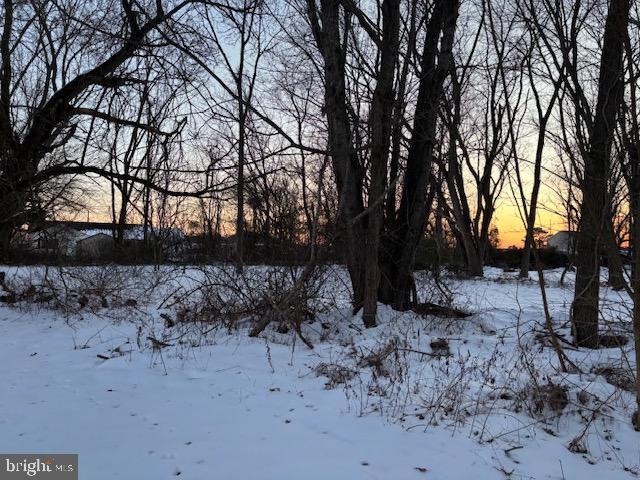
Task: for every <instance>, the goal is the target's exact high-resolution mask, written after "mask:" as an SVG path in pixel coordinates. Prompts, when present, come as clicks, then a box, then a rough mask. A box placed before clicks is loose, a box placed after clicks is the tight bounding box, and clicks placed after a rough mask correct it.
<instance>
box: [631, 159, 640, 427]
mask: <svg viewBox="0 0 640 480" xmlns="http://www.w3.org/2000/svg"><path fill="white" fill-rule="evenodd" d="M636 157H637V156H636ZM634 160H636V159H635V158H634ZM636 161H640V160H636ZM633 169H634V174H633V180H634V181H633V184H634V185H635V186H636V187H637V188H636V189H635V191H634V192H633V193H632V194H631V196H632V199H631V204H632V206H631V213H632V220H631V222H632V228H631V230H632V232H631V242H632V245H631V247H632V252H633V273H632V275H633V276H632V279H633V337H634V339H635V353H636V411H635V414H634V419H633V420H634V427H635V429H636V430H638V431H640V168H638V166H637V165H636V166H634V167H633Z"/></svg>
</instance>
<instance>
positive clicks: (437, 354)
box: [0, 267, 640, 480]
mask: <svg viewBox="0 0 640 480" xmlns="http://www.w3.org/2000/svg"><path fill="white" fill-rule="evenodd" d="M5 270H6V271H7V272H8V275H9V277H13V276H15V275H18V276H20V277H21V278H23V279H24V278H32V279H36V278H38V279H41V274H42V272H37V271H34V270H33V269H32V270H27V269H5ZM76 270H77V272H83V269H81V268H80V269H76ZM84 273H85V274H88V275H89V276H90V277H91V279H94V280H95V279H97V278H99V277H100V275H103V274H104V275H107V274H105V273H104V272H102V271H101V270H100V269H94V270H88V269H85V270H84ZM109 275H113V271H112V272H110V273H109ZM118 275H121V276H122V278H124V279H125V280H126V282H130V284H127V285H125V286H124V287H122V289H124V291H126V293H127V296H130V297H131V300H129V299H128V298H125V297H122V289H120V291H119V293H118V295H120V297H121V298H119V299H116V298H115V297H116V293H114V292H108V295H107V298H106V300H105V305H108V306H107V307H105V306H103V305H95V304H94V303H92V302H94V300H93V299H92V298H90V296H89V298H85V299H82V298H81V299H79V303H80V304H81V305H82V308H80V309H74V310H73V311H69V310H65V309H63V308H60V306H58V307H57V308H54V305H52V303H55V302H54V301H53V300H52V299H48V298H46V299H43V300H44V302H45V303H44V304H36V303H35V302H32V301H18V302H17V303H15V304H12V305H5V306H2V307H1V308H0V338H2V339H3V341H2V348H0V381H1V382H2V390H1V391H0V451H2V452H16V453H20V452H24V453H30V452H33V453H37V452H42V453H49V452H59V453H78V454H79V470H80V478H81V479H91V480H102V479H114V478H122V479H140V480H146V479H149V480H159V479H170V478H175V477H176V476H178V477H180V478H187V479H193V480H198V479H221V480H231V479H243V480H244V479H256V480H266V479H274V480H276V479H277V480H287V479H291V480H298V479H322V480H340V479H345V480H357V479H393V480H402V479H433V480H435V479H466V478H471V477H475V478H479V479H493V478H496V479H500V478H517V479H520V478H534V479H546V478H551V479H591V478H593V479H617V478H634V477H635V476H637V475H638V472H640V434H639V433H637V432H635V431H633V429H632V427H631V425H630V417H631V413H632V409H633V405H634V399H633V395H632V394H631V393H630V392H627V391H624V390H622V389H620V388H617V387H615V386H613V385H612V384H611V382H612V378H613V377H614V375H613V374H612V372H613V373H616V372H618V371H628V370H629V368H628V367H629V364H628V361H630V359H632V358H633V351H632V350H631V345H630V344H629V345H627V346H625V347H622V348H610V349H601V350H597V351H577V350H575V349H573V348H572V347H570V346H568V345H565V347H566V349H565V352H566V354H567V356H568V359H569V360H570V361H571V362H572V363H574V364H575V365H576V367H578V369H577V370H573V371H572V372H571V373H563V372H561V371H560V370H559V369H558V360H557V358H556V356H555V354H554V351H553V349H551V348H550V347H549V346H548V345H549V340H548V337H545V335H544V334H545V328H544V316H543V313H542V312H543V310H542V304H541V300H540V290H539V286H538V284H537V283H536V281H534V280H531V281H528V282H517V281H516V279H515V274H505V273H503V272H501V271H499V270H494V269H488V271H487V275H486V278H485V279H476V280H456V279H448V280H447V286H448V289H449V290H450V295H451V296H452V298H453V299H454V304H455V305H456V306H457V307H459V308H462V309H464V310H467V311H469V312H473V314H474V315H473V316H471V317H469V318H466V319H443V318H438V317H420V316H418V315H415V314H413V313H398V312H393V311H391V310H389V309H387V308H385V307H381V308H380V310H381V315H380V317H381V322H380V325H379V326H378V327H376V328H374V329H369V330H365V329H363V328H362V326H361V321H360V319H359V318H358V317H351V316H350V314H349V308H348V296H347V291H346V289H345V287H344V272H342V271H341V270H340V269H338V268H334V269H332V270H331V271H330V272H329V273H328V276H327V277H325V278H324V279H323V282H324V286H325V288H324V289H323V293H322V295H323V296H324V297H323V298H322V299H321V301H322V303H323V305H324V308H323V311H322V313H321V314H320V315H319V317H318V319H317V320H316V321H315V322H314V323H312V324H310V325H305V326H304V329H303V331H304V333H305V336H306V337H307V338H308V339H309V340H310V341H311V342H312V343H313V344H314V347H315V348H314V349H313V350H311V349H309V348H307V347H306V346H305V345H304V344H303V343H301V342H300V341H296V340H295V337H294V336H293V333H277V332H276V331H275V329H267V331H265V332H264V333H263V335H262V336H261V338H249V337H248V336H247V331H246V329H245V328H244V327H240V328H238V329H236V328H233V329H229V328H224V327H220V328H206V329H204V330H203V329H202V328H197V329H196V328H194V329H189V328H187V327H185V326H180V325H178V326H175V327H172V328H166V326H165V324H166V319H167V318H168V317H172V316H173V317H175V316H176V312H175V311H174V310H171V309H170V308H169V307H168V305H169V303H170V302H168V301H167V299H168V298H172V299H184V298H185V297H186V296H188V295H189V294H193V295H195V293H194V292H195V291H197V290H198V285H199V283H198V282H200V281H201V280H202V276H201V272H199V270H190V269H186V270H180V269H178V270H171V271H164V272H161V273H159V274H158V273H154V272H152V271H151V270H150V269H146V270H145V269H139V268H138V269H131V270H127V268H126V267H123V268H121V269H120V270H119V271H118ZM559 276H560V272H558V271H552V272H547V283H548V289H547V292H548V295H549V302H550V308H551V313H552V315H553V318H554V325H555V327H556V328H557V329H558V331H559V332H560V333H561V334H564V335H565V336H566V337H567V338H569V334H568V328H567V326H566V321H567V311H568V305H569V303H570V301H571V298H572V288H571V284H572V278H571V275H570V274H569V276H568V277H567V279H566V283H567V285H566V286H559V285H558V280H559ZM418 280H419V281H418V289H419V290H426V289H434V288H435V287H433V285H432V284H431V283H430V282H428V281H427V280H426V279H424V278H423V277H422V276H419V277H418ZM10 281H11V280H10ZM14 281H15V282H16V283H18V281H17V280H14ZM21 281H22V282H24V280H21ZM105 282H106V281H105ZM34 283H35V281H34ZM149 285H153V288H151V287H149ZM189 292H190V293H189ZM423 293H424V292H423ZM603 295H604V302H603V303H604V309H603V316H604V317H605V319H606V320H607V324H606V325H605V326H604V328H605V329H606V328H613V329H615V331H616V332H625V331H626V329H627V326H628V320H629V319H628V299H626V298H625V296H624V295H621V294H618V293H615V292H610V291H608V290H607V289H605V291H604V293H603ZM112 297H113V298H112ZM134 298H135V300H133V299H134ZM41 300H42V299H41ZM98 303H100V302H98ZM45 305H46V306H45ZM147 337H152V338H155V339H159V340H162V341H165V342H166V343H167V344H170V346H166V347H163V348H152V347H153V345H151V344H150V342H151V341H150V340H148V338H147ZM438 339H444V340H445V341H446V344H447V347H446V348H445V349H444V350H442V349H440V350H438V347H437V345H436V348H434V347H433V346H432V342H434V340H438ZM627 360H628V361H627ZM604 367H607V368H608V370H607V369H604V370H602V369H603V368H604ZM598 368H600V369H601V370H596V369H598ZM595 372H600V373H602V372H605V373H607V375H599V374H597V373H595ZM618 373H619V372H618ZM605 376H608V377H609V379H608V380H607V378H605ZM615 378H618V377H615ZM613 383H615V381H614V382H613ZM559 391H561V392H564V394H562V393H560V394H558V392H559ZM569 447H571V448H569ZM571 450H572V451H571Z"/></svg>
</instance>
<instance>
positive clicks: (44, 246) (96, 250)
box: [23, 220, 185, 258]
mask: <svg viewBox="0 0 640 480" xmlns="http://www.w3.org/2000/svg"><path fill="white" fill-rule="evenodd" d="M114 228H115V225H114V224H113V223H108V222H73V221H60V220H52V221H46V222H44V223H42V224H40V225H33V226H30V227H29V229H28V230H27V234H26V244H27V245H28V247H29V248H32V249H34V250H36V251H40V252H45V253H57V254H60V255H63V256H80V257H83V258H100V257H105V256H108V255H110V254H111V253H113V249H114V246H115V241H114ZM184 238H185V235H184V232H183V231H182V230H180V229H177V228H158V229H154V228H151V227H148V228H147V232H146V239H147V240H149V241H153V242H157V243H161V244H162V245H163V247H167V248H168V249H169V250H171V251H172V252H173V251H177V248H178V245H179V244H180V243H181V242H182V241H183V240H184ZM144 240H145V229H144V226H142V225H137V224H126V225H125V226H124V230H123V242H124V244H125V245H132V244H134V245H135V244H142V243H143V242H144ZM23 243H24V240H23Z"/></svg>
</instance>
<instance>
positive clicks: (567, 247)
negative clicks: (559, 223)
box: [547, 230, 576, 255]
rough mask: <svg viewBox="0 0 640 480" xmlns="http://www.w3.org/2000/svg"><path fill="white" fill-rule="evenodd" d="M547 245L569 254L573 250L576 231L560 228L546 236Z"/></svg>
mask: <svg viewBox="0 0 640 480" xmlns="http://www.w3.org/2000/svg"><path fill="white" fill-rule="evenodd" d="M547 247H548V248H555V249H556V250H557V251H558V252H561V253H565V254H567V255H568V254H569V253H573V252H574V251H575V247H576V232H570V231H568V230H561V231H559V232H556V233H554V234H553V235H551V236H550V237H549V238H547Z"/></svg>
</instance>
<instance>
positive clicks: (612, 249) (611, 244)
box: [604, 215, 626, 291]
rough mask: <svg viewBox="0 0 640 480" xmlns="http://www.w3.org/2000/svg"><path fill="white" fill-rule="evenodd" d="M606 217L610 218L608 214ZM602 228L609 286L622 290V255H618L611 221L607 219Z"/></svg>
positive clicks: (623, 285)
mask: <svg viewBox="0 0 640 480" xmlns="http://www.w3.org/2000/svg"><path fill="white" fill-rule="evenodd" d="M606 217H607V218H611V217H610V215H606ZM604 228H605V235H606V238H605V241H606V246H607V266H608V269H609V286H610V287H611V288H612V289H613V290H616V291H617V290H624V288H625V287H626V281H625V279H624V266H623V265H622V257H621V256H620V250H619V248H618V242H617V241H616V234H615V231H614V229H613V223H612V221H610V220H607V221H606V224H605V226H604Z"/></svg>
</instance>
